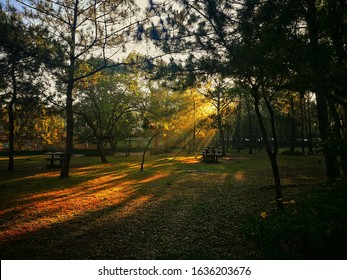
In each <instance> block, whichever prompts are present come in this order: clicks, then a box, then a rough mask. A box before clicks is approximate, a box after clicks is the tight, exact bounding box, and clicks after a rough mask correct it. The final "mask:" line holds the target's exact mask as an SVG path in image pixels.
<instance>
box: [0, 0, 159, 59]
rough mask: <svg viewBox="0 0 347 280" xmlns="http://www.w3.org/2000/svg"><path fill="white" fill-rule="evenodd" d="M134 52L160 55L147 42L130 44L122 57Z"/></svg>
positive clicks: (141, 2)
mask: <svg viewBox="0 0 347 280" xmlns="http://www.w3.org/2000/svg"><path fill="white" fill-rule="evenodd" d="M160 1H161V0H159V1H158V2H160ZM6 2H7V1H6V0H0V3H1V4H2V6H4V5H5V3H6ZM135 2H136V4H137V5H138V6H139V7H141V8H142V9H144V8H145V7H146V6H147V5H148V0H135ZM10 3H11V4H12V5H14V6H15V7H17V8H19V9H20V7H21V6H22V5H21V4H20V3H19V2H18V1H16V0H10ZM132 51H137V52H140V53H144V54H150V55H153V56H156V55H158V50H155V49H154V46H153V45H151V44H148V43H146V42H140V43H136V44H134V43H131V44H128V45H127V50H126V52H125V53H123V54H122V55H121V57H124V56H127V55H128V54H129V53H130V52H132ZM117 56H118V55H117Z"/></svg>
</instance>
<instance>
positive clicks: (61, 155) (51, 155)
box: [45, 152, 65, 168]
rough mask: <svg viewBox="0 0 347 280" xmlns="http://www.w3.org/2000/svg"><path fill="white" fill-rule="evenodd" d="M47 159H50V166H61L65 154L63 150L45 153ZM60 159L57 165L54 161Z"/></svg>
mask: <svg viewBox="0 0 347 280" xmlns="http://www.w3.org/2000/svg"><path fill="white" fill-rule="evenodd" d="M45 156H46V160H47V161H49V164H48V165H47V167H48V168H54V167H61V164H62V162H63V160H64V156H65V154H64V153H62V152H49V153H46V154H45ZM55 161H58V162H59V165H55V164H54V162H55Z"/></svg>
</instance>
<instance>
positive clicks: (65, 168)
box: [60, 74, 74, 179]
mask: <svg viewBox="0 0 347 280" xmlns="http://www.w3.org/2000/svg"><path fill="white" fill-rule="evenodd" d="M72 76H73V74H72ZM73 86H74V81H73V78H72V79H70V81H69V83H68V86H67V90H66V142H65V157H64V160H63V163H62V166H61V171H60V178H61V179H63V178H68V177H69V173H70V162H71V157H72V152H73V134H74V121H73V107H72V106H73V99H72V91H73Z"/></svg>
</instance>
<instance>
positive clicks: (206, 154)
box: [201, 146, 222, 162]
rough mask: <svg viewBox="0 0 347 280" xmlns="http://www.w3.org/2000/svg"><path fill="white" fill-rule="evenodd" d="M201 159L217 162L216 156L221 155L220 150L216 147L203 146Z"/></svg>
mask: <svg viewBox="0 0 347 280" xmlns="http://www.w3.org/2000/svg"><path fill="white" fill-rule="evenodd" d="M201 155H202V161H204V162H218V158H219V157H222V150H221V149H219V148H218V147H213V146H211V147H205V148H202V150H201Z"/></svg>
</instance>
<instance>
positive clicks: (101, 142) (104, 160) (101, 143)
mask: <svg viewBox="0 0 347 280" xmlns="http://www.w3.org/2000/svg"><path fill="white" fill-rule="evenodd" d="M97 147H98V153H99V156H100V160H101V162H102V163H107V158H106V154H105V148H104V140H103V139H98V143H97Z"/></svg>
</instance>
